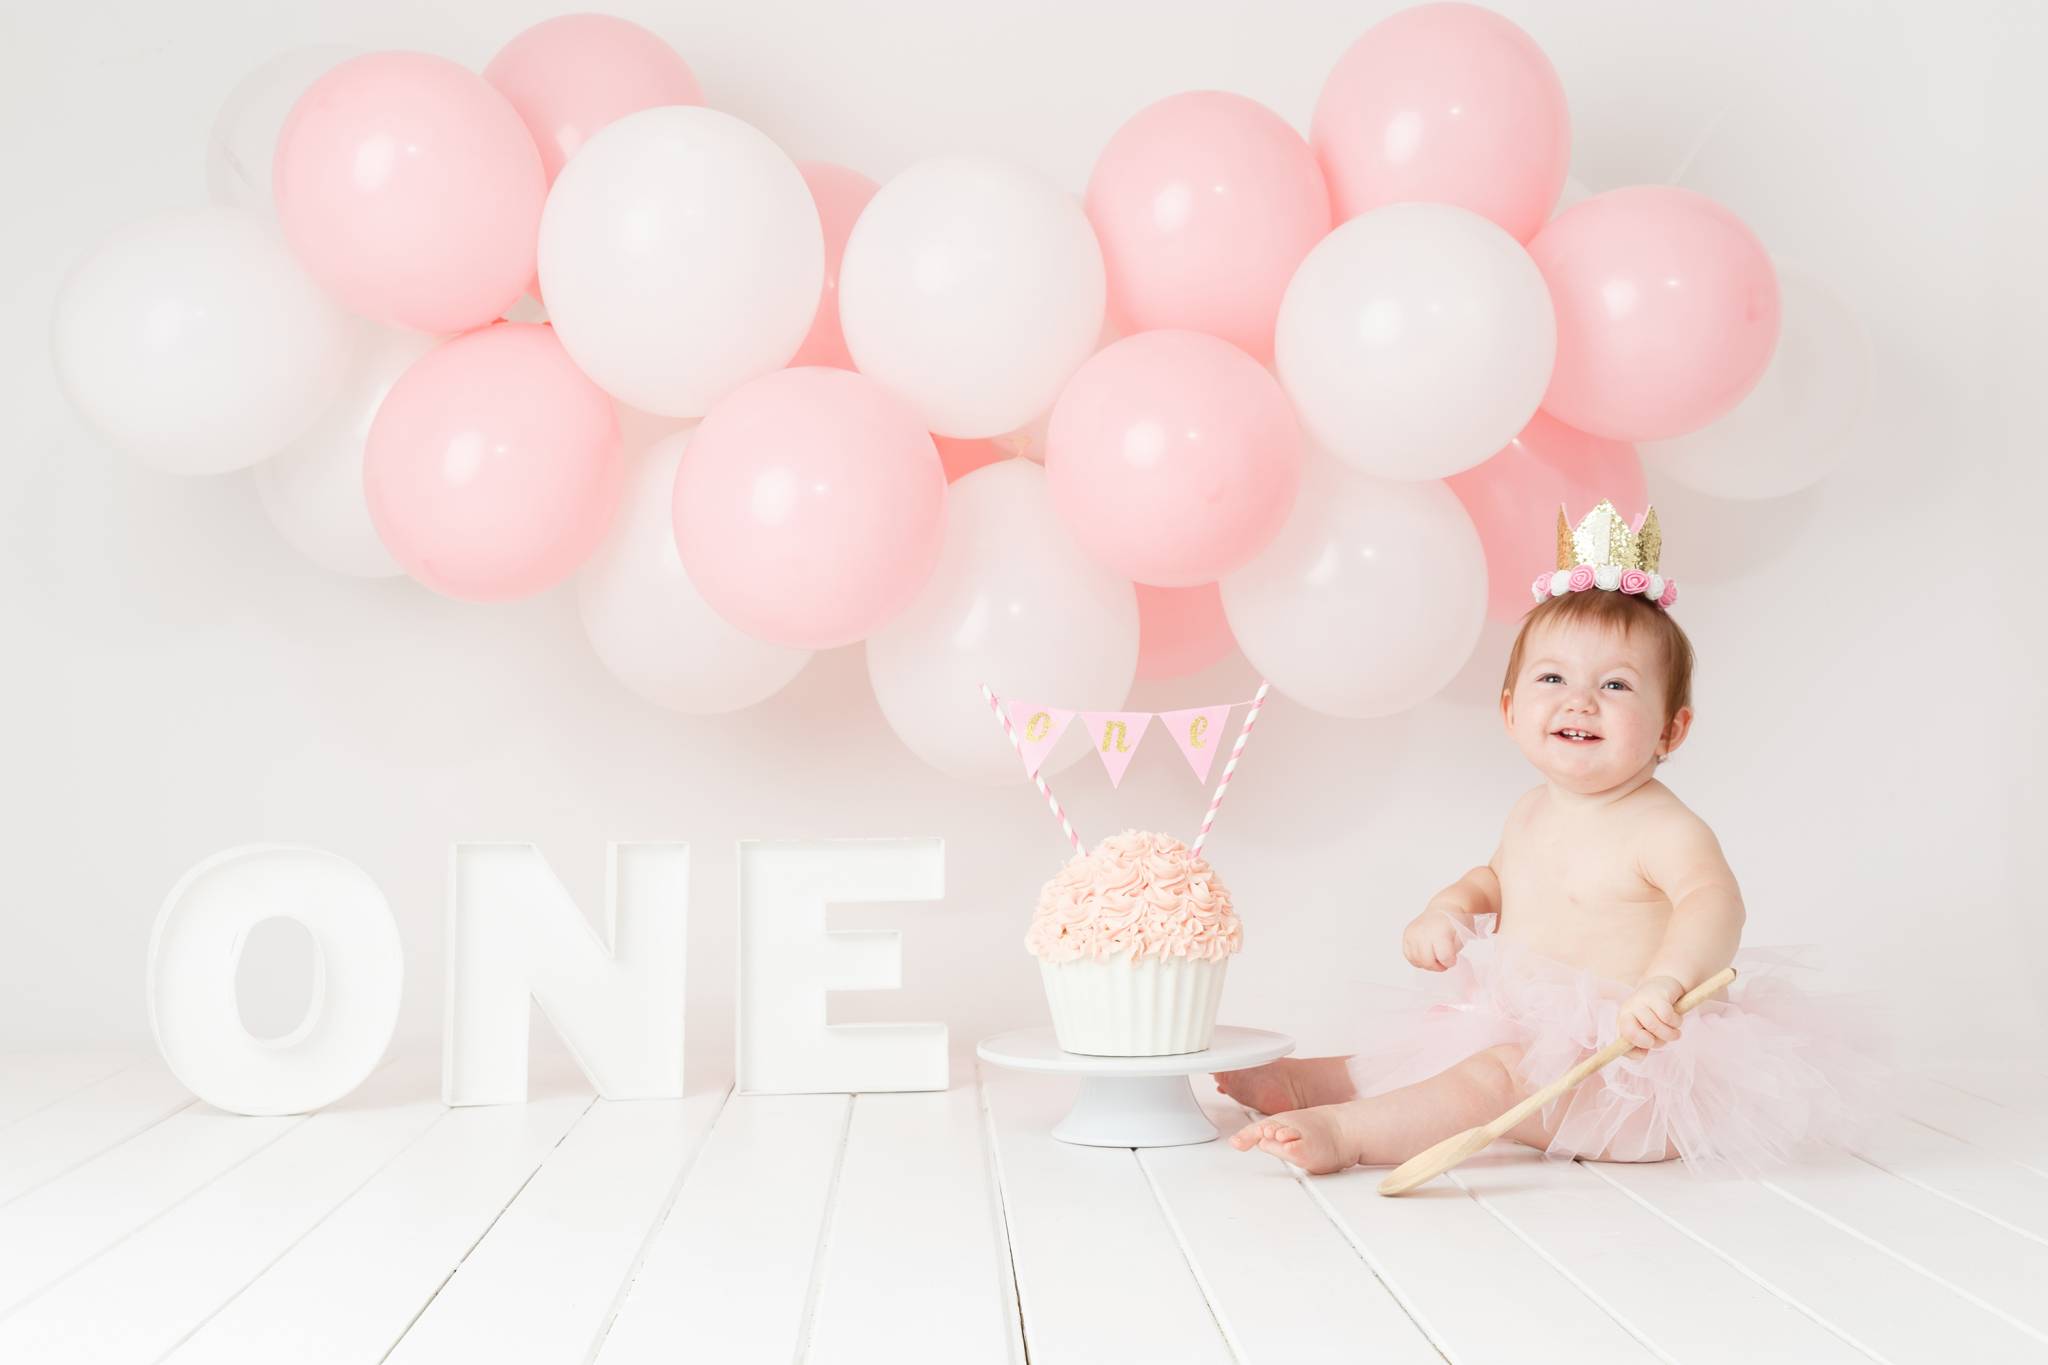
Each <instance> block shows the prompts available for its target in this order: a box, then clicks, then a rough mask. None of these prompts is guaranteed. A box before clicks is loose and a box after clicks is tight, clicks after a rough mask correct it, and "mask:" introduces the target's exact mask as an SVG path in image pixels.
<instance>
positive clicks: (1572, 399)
mask: <svg viewBox="0 0 2048 1365" xmlns="http://www.w3.org/2000/svg"><path fill="white" fill-rule="evenodd" d="M1529 254H1530V255H1531V256H1532V257H1534V258H1535V261H1536V265H1537V268H1538V269H1540V270H1541V271H1542V272H1543V278H1544V280H1545V281H1546V282H1547V283H1548V284H1549V285H1550V298H1551V302H1552V303H1554V304H1555V305H1556V308H1557V368H1556V369H1555V370H1554V371H1553V372H1552V374H1551V377H1550V391H1549V392H1548V393H1546V394H1545V395H1544V397H1543V406H1544V409H1545V410H1546V411H1548V412H1549V413H1551V414H1552V415H1553V416H1555V417H1557V418H1558V419H1560V420H1561V421H1563V422H1565V423H1567V424H1569V425H1571V426H1575V427H1577V428H1579V429H1580V430H1581V431H1590V432H1595V433H1597V434H1599V435H1602V436H1611V437H1613V438H1615V439H1616V440H1621V441H1662V440H1667V439H1669V438H1671V437H1673V436H1682V435H1684V434H1685V433H1686V432H1689V431H1697V430H1698V429H1699V428H1701V427H1703V426H1705V425H1706V424H1707V423H1709V422H1711V421H1713V420H1714V419H1715V418H1716V417H1719V416H1720V415H1721V414H1722V413H1724V412H1727V411H1728V410H1729V409H1730V408H1732V407H1734V406H1735V405H1736V404H1737V403H1739V402H1741V401H1742V397H1743V395H1744V394H1747V393H1748V392H1749V391H1750V389H1751V388H1752V387H1753V386H1754V385H1755V384H1756V381H1757V380H1758V379H1759V378H1761V377H1762V375H1763V372H1764V369H1765V367H1767V366H1768V365H1769V364H1770V363H1771V352H1772V351H1773V350H1774V349H1775V348H1776V347H1777V344H1778V277H1777V273H1776V272H1775V271H1774V270H1772V268H1771V258H1770V256H1769V254H1768V253H1767V252H1765V250H1764V248H1763V244H1762V243H1761V242H1759V241H1757V239H1756V235H1755V234H1754V233H1752V232H1751V231H1750V230H1749V229H1748V228H1747V227H1745V226H1744V225H1743V223H1742V220H1741V219H1739V218H1737V217H1736V216H1735V215H1734V214H1732V213H1730V212H1729V211H1728V210H1727V209H1724V208H1722V207H1721V206H1720V205H1719V204H1717V203H1715V202H1714V201H1713V200H1711V199H1709V198H1707V197H1706V196H1705V195H1703V194H1695V193H1694V192H1693V191H1691V190H1681V189H1675V188H1672V187H1670V186H1665V185H1637V186H1634V187H1632V188H1629V189H1623V190H1611V191H1609V192H1608V193H1606V194H1599V195H1595V196H1593V197H1592V198H1591V199H1588V200H1586V201H1585V202H1584V203H1582V204H1579V205H1577V206H1576V207H1573V208H1570V209H1567V210H1565V211H1564V212H1563V213H1561V214H1559V215H1558V216H1557V217H1556V218H1555V219H1554V220H1553V221H1552V222H1551V224H1550V225H1549V226H1548V227H1546V228H1544V229H1543V231H1542V232H1540V233H1538V234H1537V235H1536V239H1535V240H1534V241H1532V242H1530V243H1529Z"/></svg>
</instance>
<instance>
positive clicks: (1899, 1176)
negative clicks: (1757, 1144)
mask: <svg viewBox="0 0 2048 1365" xmlns="http://www.w3.org/2000/svg"><path fill="white" fill-rule="evenodd" d="M1841 1150H1842V1151H1843V1152H1844V1153H1845V1154H1847V1155H1848V1156H1851V1157H1853V1158H1855V1159H1856V1160H1857V1161H1860V1162H1862V1163H1863V1164H1864V1165H1866V1166H1869V1167H1871V1168H1872V1169H1874V1170H1879V1171H1883V1172H1884V1173H1885V1174H1886V1175H1888V1176H1890V1177H1891V1178H1892V1179H1894V1180H1901V1181H1904V1182H1905V1183H1906V1184H1908V1185H1911V1186H1913V1188H1915V1189H1918V1190H1925V1191H1926V1192H1927V1193H1929V1194H1931V1195H1933V1196H1934V1197H1935V1198H1937V1199H1944V1200H1947V1201H1948V1202H1949V1203H1951V1204H1953V1205H1955V1206H1956V1207H1957V1208H1959V1209H1965V1210H1967V1211H1969V1212H1971V1213H1974V1214H1976V1215H1977V1216H1978V1217H1979V1218H1982V1219H1983V1220H1984V1221H1985V1222H1987V1223H1994V1224H1996V1225H1997V1226H1999V1227H2002V1228H2004V1229H2005V1230H2006V1231H2007V1232H2010V1233H2013V1234H2014V1235H2016V1236H2019V1237H2024V1238H2026V1239H2027V1240H2028V1241H2030V1242H2039V1243H2040V1244H2041V1245H2042V1246H2048V1237H2044V1236H2042V1235H2041V1234H2040V1233H2038V1232H2033V1231H2031V1230H2029V1229H2027V1228H2023V1227H2021V1226H2019V1224H2017V1223H2008V1222H2006V1221H2005V1220H2004V1219H2003V1218H2000V1217H1999V1216H1998V1215H1997V1214H1995V1213H1992V1212H1991V1211H1990V1210H1989V1209H1982V1208H1979V1207H1978V1206H1977V1205H1975V1204H1973V1203H1971V1202H1970V1201H1969V1200H1967V1199H1964V1198H1963V1197H1962V1196H1960V1195H1955V1194H1950V1193H1949V1192H1948V1191H1947V1190H1944V1189H1939V1188H1937V1187H1935V1186H1933V1185H1930V1184H1928V1183H1927V1182H1926V1181H1924V1180H1922V1179H1920V1178H1919V1177H1918V1176H1916V1175H1913V1174H1911V1173H1909V1172H1906V1171H1901V1170H1898V1169H1896V1168H1895V1167H1892V1166H1887V1165H1886V1164H1885V1163H1884V1162H1882V1161H1879V1160H1877V1159H1876V1158H1875V1157H1869V1156H1865V1155H1864V1154H1863V1153H1861V1152H1859V1151H1857V1150H1856V1149H1855V1148H1854V1147H1843V1148H1842V1149H1841ZM1998 1159H1999V1160H2003V1159H2004V1158H2002V1157H2001V1158H1998ZM2008 1164H2013V1163H2008ZM2018 1169H2021V1170H2024V1169H2025V1168H2024V1167H2018Z"/></svg>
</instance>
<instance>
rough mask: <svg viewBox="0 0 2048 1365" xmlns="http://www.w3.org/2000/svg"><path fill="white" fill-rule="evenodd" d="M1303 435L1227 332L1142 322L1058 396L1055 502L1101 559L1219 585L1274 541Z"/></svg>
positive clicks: (1144, 579)
mask: <svg viewBox="0 0 2048 1365" xmlns="http://www.w3.org/2000/svg"><path fill="white" fill-rule="evenodd" d="M1301 462H1302V457H1301V432H1300V428H1299V426H1298V425H1297V424H1296V422H1295V419H1294V409H1293V407H1292V406H1290V405H1289V403H1288V402H1287V397H1286V395H1285V394H1284V393H1282V392H1281V389H1280V384H1279V381H1278V380H1276V379H1274V378H1273V376H1272V375H1271V374H1270V373H1268V372H1267V370H1266V368H1265V367H1264V366H1263V365H1260V364H1259V363H1258V362H1257V361H1256V360H1253V359H1252V358H1251V357H1250V356H1248V355H1246V354H1245V353H1244V352H1243V351H1240V350H1239V349H1237V348H1236V347H1235V346H1232V345H1231V344H1230V343H1229V342H1227V341H1219V340H1217V339H1216V338H1215V337H1212V336H1208V335H1206V334H1204V333H1201V332H1181V331H1163V332H1140V333H1138V335H1136V336H1133V337H1126V338H1124V339H1123V340H1122V341H1118V342H1115V343H1113V344H1111V345H1110V346H1108V347H1107V348H1105V349H1103V350H1101V351H1099V352H1097V353H1096V354H1095V356H1094V357H1093V358H1092V359H1090V360H1089V361H1088V362H1087V363H1086V364H1084V365H1082V366H1081V368H1080V369H1079V370H1077V371H1075V372H1074V377H1073V378H1072V379H1070V380H1069V381H1067V387H1066V389H1065V390H1064V391H1063V392H1062V393H1061V394H1060V397H1059V401H1058V402H1057V403H1056V404H1054V405H1053V412H1052V425H1051V428H1050V429H1049V430H1048V432H1047V435H1046V456H1045V472H1046V477H1047V479H1048V481H1049V482H1050V484H1051V486H1052V497H1053V506H1054V507H1055V508H1056V509H1057V510H1058V511H1059V514H1060V518H1061V519H1062V520H1063V521H1065V522H1066V524H1067V528H1068V529H1069V530H1070V531H1072V532H1073V534H1074V538H1075V539H1076V540H1078V541H1079V542H1080V543H1081V548H1082V549H1084V550H1086V551H1087V552H1088V553H1089V554H1090V555H1091V556H1093V557H1094V558H1095V559H1096V560H1098V561H1099V562H1101V563H1103V564H1105V565H1107V566H1109V567H1110V568H1111V569H1114V570H1115V571H1116V572H1117V573H1120V574H1122V575H1123V576H1124V577H1126V578H1128V579H1131V580H1132V581H1133V582H1138V583H1151V584H1154V585H1156V586H1159V587H1168V588H1185V587H1193V586H1195V585H1196V584H1200V583H1209V582H1213V581H1214V580H1216V579H1217V578H1220V577H1222V576H1223V575H1224V574H1226V573H1229V572H1230V571H1231V570H1233V569H1235V568H1238V567H1239V566H1241V565H1243V564H1244V563H1245V562H1246V561H1248V560H1250V559H1251V558H1252V557H1253V556H1254V555H1256V554H1258V552H1259V551H1260V550H1262V549H1264V548H1265V547H1266V543H1267V542H1268V541H1270V540H1272V538H1273V536H1274V535H1275V533H1277V532H1278V531H1279V529H1280V526H1281V524H1282V523H1283V522H1285V521H1286V520H1287V514H1288V512H1289V511H1290V510H1292V509H1293V506H1294V495H1295V492H1296V491H1297V490H1298V489H1299V488H1300V486H1301Z"/></svg>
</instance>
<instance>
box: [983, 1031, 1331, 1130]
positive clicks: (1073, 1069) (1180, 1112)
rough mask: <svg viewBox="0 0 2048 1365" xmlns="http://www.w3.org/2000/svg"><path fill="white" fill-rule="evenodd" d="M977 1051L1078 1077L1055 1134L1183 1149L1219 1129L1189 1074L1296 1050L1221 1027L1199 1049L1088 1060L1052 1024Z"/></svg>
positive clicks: (994, 1061) (1005, 1062)
mask: <svg viewBox="0 0 2048 1365" xmlns="http://www.w3.org/2000/svg"><path fill="white" fill-rule="evenodd" d="M974 1051H975V1055H976V1056H978V1057H980V1058H981V1059H982V1060H983V1061H984V1062H988V1063H989V1064H991V1065H993V1066H1001V1067H1009V1068H1011V1069H1012V1070H1016V1071H1038V1072H1047V1073H1051V1074H1054V1075H1061V1076H1076V1077H1079V1078H1080V1081H1081V1093H1080V1094H1079V1095H1078V1096H1076V1097H1075V1100H1074V1107H1073V1108H1072V1109H1070V1110H1068V1111H1067V1116H1066V1117H1065V1118H1063V1119H1061V1120H1060V1121H1059V1123H1058V1124H1057V1125H1055V1126H1054V1128H1053V1130H1052V1135H1053V1136H1054V1137H1056V1138H1058V1139H1059V1140H1060V1141H1061V1142H1072V1143H1078V1144H1079V1145H1081V1146H1084V1147H1185V1146H1187V1145H1189V1144H1191V1143H1196V1142H1213V1141H1215V1140H1216V1138H1218V1137H1220V1136H1221V1134H1220V1133H1219V1132H1218V1131H1217V1129H1216V1125H1215V1124H1214V1123H1213V1122H1211V1121H1210V1118H1209V1115H1208V1114H1207V1113H1206V1112H1204V1111H1203V1109H1202V1106H1201V1104H1200V1103H1199V1102H1198V1101H1197V1100H1196V1099H1195V1092H1194V1090H1193V1089H1192V1088H1191V1087H1190V1086H1189V1084H1188V1078H1189V1077H1190V1076H1197V1077H1199V1078H1200V1079H1201V1081H1202V1082H1203V1083H1206V1082H1207V1078H1208V1073H1209V1072H1212V1071H1239V1070H1242V1069H1244V1068H1245V1067H1248V1066H1258V1065H1259V1064H1260V1063H1262V1062H1270V1061H1272V1060H1274V1059H1275V1058H1277V1057H1285V1056H1286V1055H1287V1054H1288V1053H1290V1052H1292V1051H1294V1040H1293V1039H1292V1038H1289V1037H1288V1036H1287V1035H1286V1034H1284V1033H1269V1032H1267V1031H1266V1030H1265V1029H1256V1028H1231V1027H1229V1026H1227V1025H1219V1026H1217V1028H1216V1029H1215V1031H1214V1033H1213V1035H1212V1037H1211V1038H1210V1042H1209V1046H1208V1048H1207V1049H1205V1050H1204V1051H1201V1052H1182V1053H1177V1054H1174V1055H1171V1056H1161V1057H1093V1056H1086V1055H1083V1054H1081V1053H1078V1052H1068V1051H1066V1050H1064V1049H1063V1048H1061V1047H1060V1045H1059V1040H1058V1038H1057V1037H1056V1036H1055V1035H1054V1033H1053V1031H1052V1030H1051V1029H1049V1028H1028V1029H1019V1030H1018V1031H1017V1032H1015V1033H1004V1034H999V1035H997V1036H996V1037H994V1038H984V1039H983V1040H982V1041H981V1045H980V1046H978V1047H977V1048H975V1050H974Z"/></svg>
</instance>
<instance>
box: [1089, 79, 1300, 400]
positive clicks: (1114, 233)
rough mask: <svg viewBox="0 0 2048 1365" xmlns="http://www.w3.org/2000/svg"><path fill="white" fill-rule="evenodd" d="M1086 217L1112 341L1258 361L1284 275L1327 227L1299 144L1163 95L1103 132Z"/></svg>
mask: <svg viewBox="0 0 2048 1365" xmlns="http://www.w3.org/2000/svg"><path fill="white" fill-rule="evenodd" d="M1087 207H1088V220H1089V222H1091V223H1093V224H1094V225H1095V235H1096V237H1097V238H1098V239H1099V240H1100V241H1101V243H1102V259H1103V264H1104V265H1105V267H1106V268H1107V269H1108V272H1109V298H1110V309H1111V312H1112V314H1113V315H1114V316H1116V317H1117V318H1118V319H1119V321H1120V322H1121V324H1122V327H1121V330H1122V331H1125V332H1135V331H1143V330H1146V329H1148V328H1159V327H1180V328H1186V329H1188V330H1190V331H1195V332H1207V333H1209V334H1210V335H1212V336H1218V337H1221V338H1223V339H1224V340H1225V341H1228V342H1230V343H1231V344H1232V345H1234V346H1236V347H1237V348H1238V349H1240V350H1242V351H1244V352H1246V353H1247V354H1249V355H1251V356H1252V357H1253V358H1254V359H1257V360H1261V361H1265V360H1270V359H1271V358H1272V355H1273V319H1274V317H1275V316H1276V315H1278V313H1279V311H1280V297H1281V295H1283V294H1284V293H1286V292H1287V282H1288V280H1290V279H1292V278H1293V276H1294V268H1295V267H1296V266H1298V265H1300V264H1301V262H1302V258H1303V257H1304V256H1306V255H1308V253H1309V250H1310V248H1312V247H1314V246H1315V244H1316V243H1317V242H1319V241H1321V240H1322V238H1323V236H1324V234H1325V233H1327V232H1329V230H1330V196H1329V193H1328V191H1326V190H1325V189H1324V188H1323V174H1322V172H1321V171H1320V170H1318V169H1317V167H1316V158H1315V153H1313V152H1311V151H1310V150H1309V148H1308V144H1307V143H1306V142H1304V141H1303V140H1302V137H1301V134H1299V133H1297V132H1295V131H1294V129H1293V128H1291V127H1289V126H1288V124H1287V122H1286V120H1284V119H1282V118H1281V117H1280V116H1279V115H1278V114H1275V113H1274V112H1273V111H1272V110H1270V109H1268V108H1266V106H1264V105H1263V104H1260V103H1258V102H1257V101H1255V100H1249V99H1246V98H1245V97H1244V96H1242V95H1232V94H1226V93H1224V92H1222V91H1218V90H1199V91H1192V92H1189V93H1187V94H1182V95H1173V96H1170V97H1168V98H1167V99H1163V100H1161V101H1159V103H1157V104H1154V105H1151V106H1150V107H1148V108H1146V109H1143V110H1140V111H1139V112H1138V114H1137V115H1136V116H1135V117H1133V118H1132V119H1131V120H1130V122H1128V123H1126V124H1124V126H1123V127H1121V128H1119V129H1117V131H1116V135H1115V136H1114V137H1112V138H1111V139H1110V140H1109V145H1108V146H1106V147H1104V148H1103V149H1102V155H1101V156H1100V157H1099V158H1097V159H1096V162H1095V171H1094V174H1093V175H1091V176H1090V177H1089V180H1088V199H1087Z"/></svg>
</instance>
